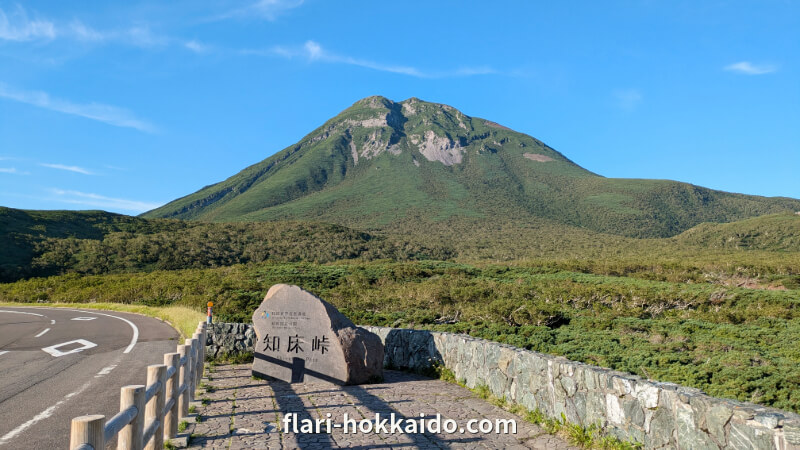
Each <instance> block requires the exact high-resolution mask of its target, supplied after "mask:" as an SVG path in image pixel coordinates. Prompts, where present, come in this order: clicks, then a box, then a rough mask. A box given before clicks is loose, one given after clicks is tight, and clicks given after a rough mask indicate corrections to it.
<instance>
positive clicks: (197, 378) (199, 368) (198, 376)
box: [192, 331, 203, 393]
mask: <svg viewBox="0 0 800 450" xmlns="http://www.w3.org/2000/svg"><path fill="white" fill-rule="evenodd" d="M192 338H194V339H193V340H196V341H197V351H196V352H195V355H196V356H197V361H195V364H194V388H195V390H197V387H198V386H200V383H201V382H202V380H203V350H202V349H201V348H202V344H201V342H203V333H202V332H200V331H198V332H197V333H195V334H194V336H192ZM193 393H194V391H193Z"/></svg>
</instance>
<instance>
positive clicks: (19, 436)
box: [0, 307, 178, 449]
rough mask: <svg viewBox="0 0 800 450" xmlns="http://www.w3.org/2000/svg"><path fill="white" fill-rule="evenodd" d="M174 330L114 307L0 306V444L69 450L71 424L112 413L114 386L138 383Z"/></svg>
mask: <svg viewBox="0 0 800 450" xmlns="http://www.w3.org/2000/svg"><path fill="white" fill-rule="evenodd" d="M177 344H178V333H177V332H176V331H175V330H174V329H173V328H172V327H171V326H169V325H167V324H166V323H164V322H162V321H160V320H158V319H153V318H150V317H145V316H139V315H136V314H127V313H119V312H113V311H97V310H80V309H66V308H16V307H0V449H3V448H9V449H12V448H14V449H16V448H37V449H39V448H47V449H51V448H52V449H56V448H68V446H69V429H70V421H71V420H72V418H73V417H76V416H81V415H85V414H104V415H105V416H106V419H109V418H111V417H112V416H114V414H116V413H117V412H119V390H120V388H121V387H122V386H125V385H129V384H145V382H146V381H147V370H146V369H145V368H146V367H147V366H148V365H150V364H162V363H163V359H164V357H163V354H164V353H170V352H175V351H176V345H177Z"/></svg>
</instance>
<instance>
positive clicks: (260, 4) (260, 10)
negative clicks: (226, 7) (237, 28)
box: [212, 0, 305, 21]
mask: <svg viewBox="0 0 800 450" xmlns="http://www.w3.org/2000/svg"><path fill="white" fill-rule="evenodd" d="M304 1H305V0H259V1H257V2H255V3H251V4H249V5H247V6H244V7H241V8H236V9H234V10H232V11H228V12H227V13H225V14H222V15H220V16H218V17H216V18H214V19H212V20H224V19H231V18H250V17H258V18H261V19H266V20H270V21H272V20H275V19H277V17H278V16H279V15H281V14H283V13H285V12H286V11H289V10H290V9H294V8H297V7H299V6H301V5H302V4H303V3H304Z"/></svg>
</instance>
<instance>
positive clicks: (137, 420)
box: [117, 384, 145, 450]
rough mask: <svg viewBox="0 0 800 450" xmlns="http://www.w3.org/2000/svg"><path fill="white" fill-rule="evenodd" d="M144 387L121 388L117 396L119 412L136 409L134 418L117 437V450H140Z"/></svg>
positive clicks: (137, 385) (142, 428)
mask: <svg viewBox="0 0 800 450" xmlns="http://www.w3.org/2000/svg"><path fill="white" fill-rule="evenodd" d="M144 400H145V387H144V386H142V385H140V384H134V385H130V386H123V387H122V389H121V392H120V396H119V410H120V411H124V410H126V409H128V408H129V407H130V406H135V407H136V417H134V418H133V420H132V421H131V423H130V424H128V425H126V426H125V428H123V429H122V430H121V431H120V432H119V435H118V438H117V450H141V449H142V434H143V432H144Z"/></svg>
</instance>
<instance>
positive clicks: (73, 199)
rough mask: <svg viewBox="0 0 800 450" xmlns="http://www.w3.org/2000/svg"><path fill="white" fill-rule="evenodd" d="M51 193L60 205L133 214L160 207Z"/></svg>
mask: <svg viewBox="0 0 800 450" xmlns="http://www.w3.org/2000/svg"><path fill="white" fill-rule="evenodd" d="M52 193H53V194H55V195H56V197H55V200H56V201H59V202H62V203H69V204H73V205H83V206H90V207H94V208H108V209H114V210H122V211H132V212H135V213H141V212H145V211H149V210H151V209H155V208H158V207H159V206H161V205H162V204H161V203H153V202H142V201H138V200H127V199H122V198H113V197H106V196H103V195H99V194H92V193H86V192H79V191H70V190H62V189H52Z"/></svg>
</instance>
